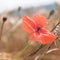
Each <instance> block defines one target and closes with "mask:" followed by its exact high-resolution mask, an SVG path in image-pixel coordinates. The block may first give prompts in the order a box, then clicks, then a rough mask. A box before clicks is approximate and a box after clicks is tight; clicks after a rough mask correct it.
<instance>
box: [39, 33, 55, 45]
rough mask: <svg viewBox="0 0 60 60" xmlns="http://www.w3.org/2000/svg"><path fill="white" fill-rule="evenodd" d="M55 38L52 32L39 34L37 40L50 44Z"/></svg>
mask: <svg viewBox="0 0 60 60" xmlns="http://www.w3.org/2000/svg"><path fill="white" fill-rule="evenodd" d="M55 39H56V36H55V35H54V34H53V33H50V32H49V33H46V34H41V36H40V38H39V42H40V43H41V44H51V43H52V42H54V40H55Z"/></svg>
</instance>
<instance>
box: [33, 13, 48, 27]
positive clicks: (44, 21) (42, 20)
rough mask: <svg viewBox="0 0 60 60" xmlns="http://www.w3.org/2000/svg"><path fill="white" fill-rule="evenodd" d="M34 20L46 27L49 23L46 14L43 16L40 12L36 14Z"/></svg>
mask: <svg viewBox="0 0 60 60" xmlns="http://www.w3.org/2000/svg"><path fill="white" fill-rule="evenodd" d="M33 20H34V21H35V22H36V23H37V24H38V25H40V26H41V27H45V26H47V24H48V21H47V19H46V18H45V17H44V16H41V15H39V14H36V15H34V16H33Z"/></svg>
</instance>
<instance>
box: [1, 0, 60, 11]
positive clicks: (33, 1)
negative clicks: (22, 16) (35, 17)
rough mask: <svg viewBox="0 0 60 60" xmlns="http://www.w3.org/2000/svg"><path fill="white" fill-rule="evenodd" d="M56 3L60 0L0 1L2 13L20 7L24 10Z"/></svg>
mask: <svg viewBox="0 0 60 60" xmlns="http://www.w3.org/2000/svg"><path fill="white" fill-rule="evenodd" d="M54 2H60V0H0V12H3V11H5V10H11V9H14V8H16V7H19V6H21V7H22V8H24V7H30V6H35V5H48V4H51V3H54Z"/></svg>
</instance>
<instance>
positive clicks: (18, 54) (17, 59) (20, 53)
mask: <svg viewBox="0 0 60 60" xmlns="http://www.w3.org/2000/svg"><path fill="white" fill-rule="evenodd" d="M29 44H30V41H29V40H27V41H26V43H25V45H24V46H23V47H22V49H21V50H20V51H19V52H18V53H17V55H16V60H19V57H21V55H22V54H23V52H24V51H25V50H26V48H27V47H28V46H29Z"/></svg>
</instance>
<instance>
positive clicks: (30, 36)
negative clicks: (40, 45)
mask: <svg viewBox="0 0 60 60" xmlns="http://www.w3.org/2000/svg"><path fill="white" fill-rule="evenodd" d="M29 39H30V40H32V41H38V38H37V35H36V33H32V34H30V35H29Z"/></svg>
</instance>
